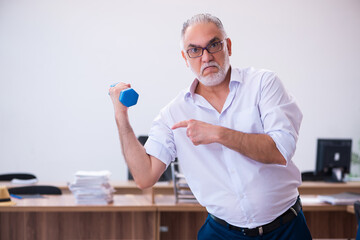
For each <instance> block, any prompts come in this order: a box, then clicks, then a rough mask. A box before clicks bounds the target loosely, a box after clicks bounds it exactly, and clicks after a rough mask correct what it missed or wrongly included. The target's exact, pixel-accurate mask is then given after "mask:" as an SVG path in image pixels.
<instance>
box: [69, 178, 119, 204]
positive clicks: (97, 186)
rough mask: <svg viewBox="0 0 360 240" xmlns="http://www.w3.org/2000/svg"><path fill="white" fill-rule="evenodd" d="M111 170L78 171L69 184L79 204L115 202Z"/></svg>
mask: <svg viewBox="0 0 360 240" xmlns="http://www.w3.org/2000/svg"><path fill="white" fill-rule="evenodd" d="M110 175H111V173H110V172H109V171H78V172H76V174H75V181H74V182H73V183H71V184H70V185H69V189H70V191H71V192H72V193H73V194H74V195H75V199H76V203H78V204H108V203H112V202H113V193H114V192H115V190H114V188H113V187H112V186H111V185H110V183H109V177H110Z"/></svg>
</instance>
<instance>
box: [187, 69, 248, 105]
mask: <svg viewBox="0 0 360 240" xmlns="http://www.w3.org/2000/svg"><path fill="white" fill-rule="evenodd" d="M236 82H238V83H242V82H243V76H242V74H241V71H240V70H239V69H237V68H231V75H230V83H229V87H230V91H231V88H232V86H234V84H235V85H236ZM198 84H199V80H198V79H197V78H195V79H194V81H193V82H192V83H191V85H190V86H189V87H188V89H187V90H186V92H185V95H184V99H185V100H187V99H189V98H192V99H194V94H195V89H196V86H197V85H198Z"/></svg>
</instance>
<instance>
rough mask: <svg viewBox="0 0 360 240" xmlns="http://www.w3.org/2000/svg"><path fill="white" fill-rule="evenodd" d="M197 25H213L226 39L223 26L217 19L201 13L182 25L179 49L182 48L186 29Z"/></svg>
mask: <svg viewBox="0 0 360 240" xmlns="http://www.w3.org/2000/svg"><path fill="white" fill-rule="evenodd" d="M198 23H214V24H215V25H216V26H217V27H218V29H219V30H220V32H221V33H222V34H223V35H224V37H225V38H227V34H226V32H225V29H224V26H223V24H222V22H221V21H220V19H219V18H217V17H215V16H213V15H211V14H209V13H201V14H197V15H195V16H193V17H192V18H190V19H188V20H187V21H186V22H184V24H183V28H182V30H181V40H180V47H181V49H183V48H184V35H185V32H186V30H187V29H188V27H190V26H192V25H195V24H198Z"/></svg>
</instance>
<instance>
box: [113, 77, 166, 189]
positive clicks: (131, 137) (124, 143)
mask: <svg viewBox="0 0 360 240" xmlns="http://www.w3.org/2000/svg"><path fill="white" fill-rule="evenodd" d="M127 88H130V84H125V83H118V84H117V85H116V86H115V87H111V88H110V89H109V94H110V97H111V100H112V102H113V106H114V112H115V120H116V125H117V127H118V132H119V137H120V144H121V149H122V153H123V155H124V158H125V161H126V163H127V165H128V167H129V169H130V172H131V174H132V175H133V177H134V180H135V183H136V185H137V186H138V187H139V188H141V189H144V188H148V187H151V186H152V185H154V184H155V183H156V182H157V180H158V179H159V178H160V176H161V174H162V173H163V172H164V171H165V168H166V165H165V164H164V163H163V162H161V161H160V160H159V159H157V158H155V157H153V156H150V155H148V154H147V153H146V151H145V148H144V147H143V146H142V145H141V143H140V142H139V141H138V140H137V138H136V136H135V133H134V131H133V129H132V127H131V125H130V121H129V117H128V108H127V107H125V106H124V105H123V104H122V103H121V102H120V101H119V95H120V92H121V91H122V90H124V89H127Z"/></svg>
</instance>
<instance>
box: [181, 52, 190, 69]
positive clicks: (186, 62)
mask: <svg viewBox="0 0 360 240" xmlns="http://www.w3.org/2000/svg"><path fill="white" fill-rule="evenodd" d="M181 55H182V57H183V59H184V60H185V64H186V66H187V67H189V63H188V60H187V58H186V55H185V53H184V51H183V50H181Z"/></svg>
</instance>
